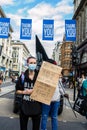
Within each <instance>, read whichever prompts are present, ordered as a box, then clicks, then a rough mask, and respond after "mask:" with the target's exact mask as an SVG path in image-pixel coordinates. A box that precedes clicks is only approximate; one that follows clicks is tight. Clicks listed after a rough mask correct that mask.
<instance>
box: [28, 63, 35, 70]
mask: <svg viewBox="0 0 87 130" xmlns="http://www.w3.org/2000/svg"><path fill="white" fill-rule="evenodd" d="M28 68H29V70H32V71H33V70H35V69H36V64H29V66H28Z"/></svg>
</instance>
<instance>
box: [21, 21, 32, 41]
mask: <svg viewBox="0 0 87 130" xmlns="http://www.w3.org/2000/svg"><path fill="white" fill-rule="evenodd" d="M31 33H32V19H21V32H20V39H26V40H27V39H28V40H30V39H31Z"/></svg>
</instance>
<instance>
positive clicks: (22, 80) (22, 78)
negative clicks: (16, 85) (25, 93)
mask: <svg viewBox="0 0 87 130" xmlns="http://www.w3.org/2000/svg"><path fill="white" fill-rule="evenodd" d="M24 79H25V75H24V74H21V83H22V84H23V83H24Z"/></svg>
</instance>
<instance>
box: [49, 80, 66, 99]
mask: <svg viewBox="0 0 87 130" xmlns="http://www.w3.org/2000/svg"><path fill="white" fill-rule="evenodd" d="M64 93H65V89H64V87H63V84H62V82H61V79H59V82H58V86H57V87H56V90H55V92H54V95H53V97H52V100H51V101H60V95H64Z"/></svg>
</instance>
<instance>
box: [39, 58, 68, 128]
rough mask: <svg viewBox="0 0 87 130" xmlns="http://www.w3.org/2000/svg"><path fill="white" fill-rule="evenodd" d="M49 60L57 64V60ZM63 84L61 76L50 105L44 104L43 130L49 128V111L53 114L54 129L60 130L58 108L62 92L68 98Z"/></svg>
mask: <svg viewBox="0 0 87 130" xmlns="http://www.w3.org/2000/svg"><path fill="white" fill-rule="evenodd" d="M48 62H50V63H52V64H55V65H56V62H55V61H54V60H52V59H49V60H48ZM61 85H62V81H61V76H60V79H59V82H58V86H57V87H56V90H55V92H54V95H53V97H52V101H51V103H50V105H46V104H42V118H41V130H47V119H48V116H49V112H50V116H51V124H52V130H58V109H59V106H60V94H62V95H64V96H65V97H67V98H68V94H66V93H65V92H64V91H63V89H64V88H62V87H61Z"/></svg>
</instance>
